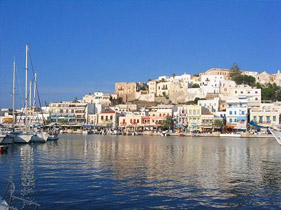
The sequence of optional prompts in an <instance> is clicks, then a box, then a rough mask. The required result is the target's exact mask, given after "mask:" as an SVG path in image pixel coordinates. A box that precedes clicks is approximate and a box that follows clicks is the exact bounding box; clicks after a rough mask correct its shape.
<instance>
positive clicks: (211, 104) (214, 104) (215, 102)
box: [198, 98, 220, 113]
mask: <svg viewBox="0 0 281 210" xmlns="http://www.w3.org/2000/svg"><path fill="white" fill-rule="evenodd" d="M219 102H220V99H219V98H214V99H208V100H198V105H199V106H202V107H205V108H207V109H208V110H209V111H210V112H211V113H214V112H218V111H219Z"/></svg>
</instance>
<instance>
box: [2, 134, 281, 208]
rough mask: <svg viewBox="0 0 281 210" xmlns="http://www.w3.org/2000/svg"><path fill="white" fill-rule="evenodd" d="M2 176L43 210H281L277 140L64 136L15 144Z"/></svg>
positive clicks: (280, 153)
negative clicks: (51, 139)
mask: <svg viewBox="0 0 281 210" xmlns="http://www.w3.org/2000/svg"><path fill="white" fill-rule="evenodd" d="M0 174H1V178H5V179H11V180H13V182H14V183H15V185H16V195H20V196H23V197H24V198H28V199H31V200H33V201H35V202H38V203H39V204H41V208H40V209H68V210H69V209H193V208H200V209H204V208H205V209H209V208H232V209H233V208H239V209H240V208H244V209H249V208H272V209H279V208H281V147H280V146H279V145H278V144H277V143H276V142H275V140H274V139H237V138H233V139H222V138H199V137H197V138H189V137H150V136H133V137H130V136H96V135H89V136H82V135H61V136H60V139H59V141H58V142H47V143H46V144H33V145H32V144H30V145H15V146H11V148H10V150H9V152H8V153H7V154H1V155H0Z"/></svg>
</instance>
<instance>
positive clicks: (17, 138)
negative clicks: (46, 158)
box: [13, 45, 33, 143]
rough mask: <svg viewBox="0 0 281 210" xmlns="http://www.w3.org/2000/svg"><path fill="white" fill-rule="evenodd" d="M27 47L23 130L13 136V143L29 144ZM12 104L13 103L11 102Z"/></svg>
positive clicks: (26, 47) (26, 52)
mask: <svg viewBox="0 0 281 210" xmlns="http://www.w3.org/2000/svg"><path fill="white" fill-rule="evenodd" d="M27 61H28V45H26V46H25V130H23V131H22V132H20V133H18V134H16V135H14V143H29V142H30V141H31V138H32V136H33V134H32V133H31V132H30V129H29V125H28V119H27V81H28V80H27V73H28V67H27V63H28V62H27ZM13 103H14V102H13ZM13 108H14V107H13Z"/></svg>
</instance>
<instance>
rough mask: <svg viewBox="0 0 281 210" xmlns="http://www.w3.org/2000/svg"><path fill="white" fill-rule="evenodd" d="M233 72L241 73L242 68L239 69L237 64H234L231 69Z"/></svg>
mask: <svg viewBox="0 0 281 210" xmlns="http://www.w3.org/2000/svg"><path fill="white" fill-rule="evenodd" d="M230 70H231V71H240V68H239V67H238V65H237V63H235V62H234V63H233V64H232V67H231V68H230Z"/></svg>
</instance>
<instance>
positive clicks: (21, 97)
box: [16, 69, 24, 107]
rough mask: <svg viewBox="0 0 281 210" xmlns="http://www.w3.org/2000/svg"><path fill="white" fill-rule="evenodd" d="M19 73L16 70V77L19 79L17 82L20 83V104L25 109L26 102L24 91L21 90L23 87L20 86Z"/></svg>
mask: <svg viewBox="0 0 281 210" xmlns="http://www.w3.org/2000/svg"><path fill="white" fill-rule="evenodd" d="M18 73H19V72H18V70H17V69H16V77H17V82H18V87H19V92H20V102H21V103H22V107H24V100H23V95H22V90H21V86H20V77H19V74H18Z"/></svg>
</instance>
